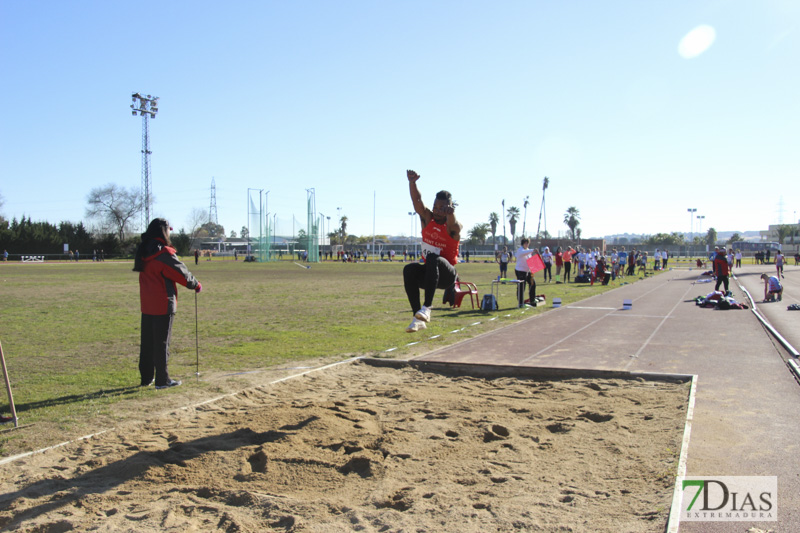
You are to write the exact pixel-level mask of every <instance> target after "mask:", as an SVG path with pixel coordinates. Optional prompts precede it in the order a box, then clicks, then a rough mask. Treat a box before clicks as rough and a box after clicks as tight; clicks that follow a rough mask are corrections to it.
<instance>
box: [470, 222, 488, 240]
mask: <svg viewBox="0 0 800 533" xmlns="http://www.w3.org/2000/svg"><path fill="white" fill-rule="evenodd" d="M487 233H489V224H486V223H483V224H480V223H478V224H475V225H474V226H473V227H472V229H471V230H469V233H468V234H467V235H468V236H469V240H471V241H472V242H474V243H475V244H485V243H486V234H487Z"/></svg>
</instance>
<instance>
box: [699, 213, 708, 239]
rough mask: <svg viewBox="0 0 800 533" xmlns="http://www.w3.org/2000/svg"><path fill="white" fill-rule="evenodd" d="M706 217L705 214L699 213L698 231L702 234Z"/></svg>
mask: <svg viewBox="0 0 800 533" xmlns="http://www.w3.org/2000/svg"><path fill="white" fill-rule="evenodd" d="M704 218H706V216H705V215H697V220H698V222H697V233H698V234H700V235H702V234H703V219H704Z"/></svg>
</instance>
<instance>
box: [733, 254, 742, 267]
mask: <svg viewBox="0 0 800 533" xmlns="http://www.w3.org/2000/svg"><path fill="white" fill-rule="evenodd" d="M733 258H734V259H736V268H742V251H741V250H736V253H735V254H734V256H733Z"/></svg>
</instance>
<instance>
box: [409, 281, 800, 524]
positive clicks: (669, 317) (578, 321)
mask: <svg viewBox="0 0 800 533" xmlns="http://www.w3.org/2000/svg"><path fill="white" fill-rule="evenodd" d="M773 268H774V267H773ZM699 274H700V271H698V270H696V269H695V270H688V269H682V270H678V269H675V270H671V271H668V272H665V273H662V274H660V275H658V276H653V277H648V278H647V279H645V280H642V281H640V282H638V283H634V284H630V285H624V286H622V287H620V288H618V289H614V290H612V291H609V292H606V293H604V294H601V295H598V296H595V297H592V298H588V299H586V300H583V301H581V302H579V303H577V304H575V305H570V306H565V307H561V308H558V309H553V310H551V311H550V312H547V313H544V314H541V315H537V316H535V317H532V318H529V319H526V320H523V321H521V322H518V323H516V324H514V325H511V326H508V327H506V328H503V329H500V330H496V331H492V332H490V333H487V334H484V335H481V336H478V337H475V338H473V339H470V340H467V341H464V342H462V343H459V344H456V345H452V346H448V347H445V348H442V349H439V350H436V351H433V352H430V353H428V354H425V355H423V356H420V357H418V358H417V359H418V360H425V361H441V362H459V363H479V364H502V365H519V366H533V367H558V368H579V369H600V370H622V371H631V372H658V373H679V374H695V375H697V376H698V378H697V397H696V404H695V410H694V421H693V424H692V433H691V438H690V442H689V450H688V463H687V475H690V476H691V475H696V476H778V518H779V521H778V522H777V523H776V522H762V523H755V522H754V523H752V524H750V525H758V526H759V527H761V528H762V529H764V530H767V529H773V530H776V531H790V530H793V531H800V459H798V453H800V444H798V443H800V431H798V427H800V414H798V413H800V386H798V383H797V382H796V381H795V379H794V377H793V375H792V374H791V372H790V371H789V369H788V367H787V365H786V363H785V361H784V358H786V357H787V354H786V352H785V350H784V349H783V347H782V346H780V344H779V343H777V342H776V341H775V340H774V339H773V338H772V337H771V335H770V334H769V333H768V332H767V330H766V329H765V328H764V326H763V325H762V324H761V323H760V322H759V321H758V320H757V318H756V316H755V315H754V314H753V313H752V312H751V311H750V310H729V311H718V310H714V309H704V308H701V307H698V306H696V305H695V303H694V301H693V300H694V298H695V297H697V296H700V295H706V294H707V293H709V292H711V291H712V290H713V289H714V284H713V283H701V282H699V281H700V280H701V279H703V278H702V277H700V276H699ZM706 279H707V278H706ZM547 288H548V285H539V287H538V288H537V292H539V293H545V294H547ZM731 290H732V291H733V296H734V297H735V298H736V299H737V301H742V302H747V300H746V296H745V295H744V293H743V292H742V291H741V290H740V289H739V288H738V286H737V284H736V283H735V282H733V280H732V282H731ZM748 291H750V293H751V294H752V295H753V297H754V298H758V296H759V293H758V292H756V294H753V290H752V289H750V288H749V289H748ZM762 292H763V289H762ZM762 295H763V294H762ZM626 299H629V300H631V301H632V307H631V309H629V310H623V301H624V300H626ZM783 303H784V304H785V305H788V303H793V302H792V301H789V302H787V294H786V293H785V294H784V302H783ZM500 304H501V306H502V305H504V304H507V302H500ZM785 305H783V309H784V310H785V309H786V307H785ZM776 309H777V307H776ZM797 313H798V314H797V317H798V318H799V319H800V312H797ZM793 316H794V315H793ZM731 525H732V524H731V523H725V522H682V523H681V531H704V532H705V531H732V529H731ZM740 525H744V523H741V522H739V523H736V526H740ZM735 530H736V531H746V530H747V527H744V528H739V527H736V529H735Z"/></svg>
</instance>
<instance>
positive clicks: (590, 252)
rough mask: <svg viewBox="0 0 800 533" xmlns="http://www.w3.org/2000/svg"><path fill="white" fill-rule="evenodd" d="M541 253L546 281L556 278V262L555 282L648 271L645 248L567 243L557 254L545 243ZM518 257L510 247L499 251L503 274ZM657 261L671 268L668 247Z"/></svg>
mask: <svg viewBox="0 0 800 533" xmlns="http://www.w3.org/2000/svg"><path fill="white" fill-rule="evenodd" d="M536 253H539V255H541V257H542V262H543V263H544V271H543V272H544V281H545V283H549V282H552V281H553V272H552V267H553V263H555V267H556V274H555V282H556V283H562V271H563V283H569V282H570V281H572V280H573V276H574V277H578V276H586V277H589V278H592V279H594V278H604V276H605V274H609V275H611V278H612V279H616V278H618V277H624V276H633V275H635V274H636V273H637V267H638V272H639V273H644V272H646V271H647V264H648V254H647V252H645V251H644V250H637V249H635V248H634V249H632V250H631V251H630V252H628V251H626V250H625V247H624V246H623V247H621V248H620V249H619V250H617V248H613V249H611V252H610V253H609V252H608V251H607V250H605V251H603V250H600V248H594V249H591V248H583V247H581V246H578V247H576V248H573V247H571V246H567V247H566V248H563V249H562V247H560V246H559V247H558V248H556V251H555V253H553V252H552V251H551V250H550V247H548V246H545V247H544V248H543V249H542V250H541V252H536ZM512 259H514V255H512V254H511V253H509V251H508V248H507V247H503V249H502V250H498V251H497V252H496V253H495V262H497V263H499V265H500V277H501V278H505V277H506V276H507V275H508V263H509V261H511V260H512ZM653 259H654V263H653V268H654V269H655V270H660V269H663V268H666V267H667V264H668V262H669V254H668V253H667V251H666V250H656V251H655V253H654V255H653Z"/></svg>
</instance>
